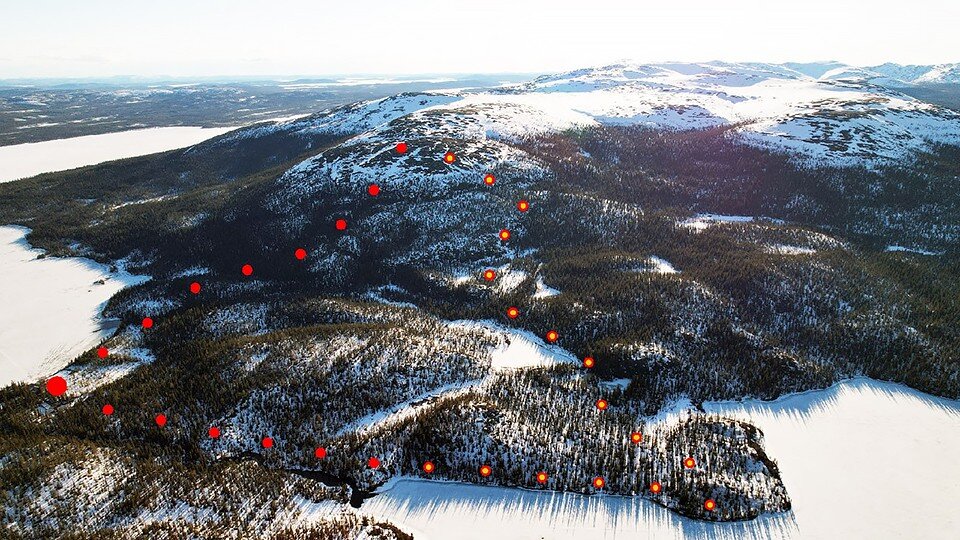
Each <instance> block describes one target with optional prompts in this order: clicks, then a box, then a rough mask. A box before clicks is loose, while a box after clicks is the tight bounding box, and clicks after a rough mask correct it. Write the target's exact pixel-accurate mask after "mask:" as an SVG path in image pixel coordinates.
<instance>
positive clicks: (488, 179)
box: [483, 174, 497, 186]
mask: <svg viewBox="0 0 960 540" xmlns="http://www.w3.org/2000/svg"><path fill="white" fill-rule="evenodd" d="M496 181H497V179H496V178H494V176H493V175H492V174H488V175H486V176H484V177H483V183H484V184H486V185H488V186H492V185H493V184H494V182H496Z"/></svg>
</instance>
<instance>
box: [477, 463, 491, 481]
mask: <svg viewBox="0 0 960 540" xmlns="http://www.w3.org/2000/svg"><path fill="white" fill-rule="evenodd" d="M491 474H493V469H492V468H490V466H489V465H481V466H480V476H482V477H484V478H486V477H488V476H490V475H491Z"/></svg>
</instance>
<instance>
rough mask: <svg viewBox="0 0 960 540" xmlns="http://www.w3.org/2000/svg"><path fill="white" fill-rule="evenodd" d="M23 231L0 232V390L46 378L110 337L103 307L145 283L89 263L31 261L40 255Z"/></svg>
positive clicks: (110, 327) (0, 229)
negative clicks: (15, 384) (128, 287)
mask: <svg viewBox="0 0 960 540" xmlns="http://www.w3.org/2000/svg"><path fill="white" fill-rule="evenodd" d="M27 232H28V229H25V228H22V227H0V298H2V299H3V306H2V308H0V386H6V385H8V384H10V383H11V382H19V381H32V380H36V379H39V378H42V377H44V376H46V375H49V374H52V373H54V372H56V371H58V370H59V369H61V368H62V367H64V366H65V365H67V364H68V363H70V361H72V360H73V359H74V358H75V357H76V356H77V355H79V354H80V353H82V352H83V351H85V350H87V349H89V348H91V347H93V346H94V345H96V344H97V343H99V342H100V340H102V339H103V338H105V337H107V336H108V335H110V334H111V333H112V332H113V329H114V325H113V324H112V323H111V321H104V320H101V318H100V312H101V310H102V309H103V306H104V304H105V303H106V301H107V300H108V299H109V298H110V297H111V296H113V295H114V294H116V293H117V292H118V291H119V290H121V289H123V288H124V287H127V286H130V285H133V284H136V283H141V282H143V281H144V280H145V279H147V278H145V277H142V276H131V275H130V274H127V273H124V272H117V273H114V274H111V273H110V272H109V269H108V268H107V267H106V266H103V265H101V264H98V263H96V262H94V261H91V260H89V259H83V258H54V257H50V258H43V259H37V255H39V254H40V253H42V251H41V250H38V249H32V248H31V247H30V245H29V244H28V243H27V242H26V240H25V239H24V236H26V234H27ZM101 279H102V280H104V283H103V284H96V283H95V282H96V281H98V280H101Z"/></svg>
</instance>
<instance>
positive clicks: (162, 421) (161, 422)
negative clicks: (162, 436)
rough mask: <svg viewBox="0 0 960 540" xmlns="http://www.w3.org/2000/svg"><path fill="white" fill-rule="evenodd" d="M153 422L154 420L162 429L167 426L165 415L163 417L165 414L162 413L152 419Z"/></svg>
mask: <svg viewBox="0 0 960 540" xmlns="http://www.w3.org/2000/svg"><path fill="white" fill-rule="evenodd" d="M153 420H154V421H155V422H156V423H157V425H158V426H160V427H163V426H165V425H167V415H165V414H163V413H160V414H158V415H157V417H156V418H154V419H153Z"/></svg>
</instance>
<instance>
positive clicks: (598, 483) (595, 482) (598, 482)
mask: <svg viewBox="0 0 960 540" xmlns="http://www.w3.org/2000/svg"><path fill="white" fill-rule="evenodd" d="M605 485H607V481H606V480H604V479H603V477H602V476H598V477H596V478H594V479H593V487H595V488H597V489H603V486H605Z"/></svg>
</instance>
